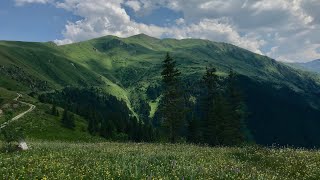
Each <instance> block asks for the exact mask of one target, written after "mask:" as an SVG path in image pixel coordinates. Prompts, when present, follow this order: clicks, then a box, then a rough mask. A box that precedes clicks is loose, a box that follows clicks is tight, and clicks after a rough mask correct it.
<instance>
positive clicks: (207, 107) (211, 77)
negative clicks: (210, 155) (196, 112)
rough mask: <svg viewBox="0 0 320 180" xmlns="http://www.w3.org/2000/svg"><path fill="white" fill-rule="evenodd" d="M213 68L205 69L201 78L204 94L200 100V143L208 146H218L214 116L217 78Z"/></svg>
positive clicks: (215, 118) (216, 120) (216, 124)
mask: <svg viewBox="0 0 320 180" xmlns="http://www.w3.org/2000/svg"><path fill="white" fill-rule="evenodd" d="M215 73H216V69H215V68H212V67H211V68H206V73H205V75H204V76H203V78H202V81H203V84H204V87H205V88H204V93H203V96H202V98H201V101H202V102H201V111H202V141H203V142H204V143H208V144H210V145H216V144H218V132H217V131H218V123H219V122H218V118H217V117H216V116H215V112H217V109H218V107H215V105H216V98H217V96H218V90H217V88H218V76H217V75H216V74H215Z"/></svg>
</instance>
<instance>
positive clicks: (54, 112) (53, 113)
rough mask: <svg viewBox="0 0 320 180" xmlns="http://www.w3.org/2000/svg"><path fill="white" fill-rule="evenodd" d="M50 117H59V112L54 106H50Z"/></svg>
mask: <svg viewBox="0 0 320 180" xmlns="http://www.w3.org/2000/svg"><path fill="white" fill-rule="evenodd" d="M51 115H53V116H59V111H58V110H57V106H56V105H55V104H53V105H52V108H51Z"/></svg>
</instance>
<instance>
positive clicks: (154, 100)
mask: <svg viewBox="0 0 320 180" xmlns="http://www.w3.org/2000/svg"><path fill="white" fill-rule="evenodd" d="M167 52H170V54H171V56H172V58H173V59H174V60H175V61H176V64H175V65H176V68H177V69H179V71H180V73H181V74H180V76H179V79H180V80H181V87H182V88H183V96H184V100H185V102H184V106H185V107H186V109H185V113H186V118H185V119H184V120H185V121H184V123H185V124H184V125H183V128H181V129H180V130H179V133H181V134H180V139H179V141H191V142H193V141H194V139H193V138H194V136H195V137H197V136H198V135H199V134H197V133H198V132H197V131H194V129H197V126H201V125H198V124H197V123H196V122H197V121H193V120H194V119H199V121H201V119H203V118H202V115H201V108H200V107H201V106H200V104H199V103H200V102H201V98H202V96H203V90H204V89H203V87H202V79H203V76H204V75H205V74H206V67H214V68H215V69H216V72H215V73H214V74H215V75H217V76H218V79H219V81H217V83H218V86H217V87H218V92H220V93H219V94H220V95H219V96H222V98H221V97H219V98H218V99H219V101H220V105H221V106H220V107H224V108H223V109H224V111H225V109H228V108H230V106H229V105H230V104H231V105H232V104H233V103H230V100H225V99H224V98H225V97H226V96H227V93H226V85H227V79H228V78H227V77H228V75H229V71H230V69H232V70H233V71H234V72H235V73H236V78H235V83H236V87H237V90H238V91H239V92H240V93H241V94H242V95H241V96H242V98H241V99H242V101H243V104H244V106H243V107H245V108H242V111H243V112H245V116H244V117H245V118H244V119H243V120H242V121H241V122H242V123H243V124H244V125H245V126H243V128H242V131H243V133H244V134H245V136H246V137H247V139H250V140H252V141H254V142H256V143H258V144H262V145H272V144H277V145H292V146H296V147H314V146H317V147H320V131H319V129H320V121H319V117H320V111H319V109H320V99H319V97H320V85H319V82H320V80H319V77H318V76H317V75H315V74H311V73H307V72H304V71H301V70H299V69H295V68H293V67H290V66H287V65H285V64H283V63H280V62H277V61H275V60H273V59H270V58H268V57H266V56H261V55H258V54H255V53H252V52H250V51H247V50H245V49H242V48H239V47H236V46H234V45H231V44H226V43H217V42H211V41H208V40H199V39H184V40H176V39H156V38H153V37H149V36H146V35H143V34H142V35H136V36H132V37H129V38H119V37H114V36H105V37H101V38H97V39H92V40H89V41H84V42H79V43H74V44H69V45H64V46H56V45H54V44H52V43H28V42H8V41H0V87H3V88H5V89H8V90H10V91H12V92H13V93H14V92H16V91H19V92H23V93H25V94H30V95H32V96H34V97H38V96H39V99H40V100H41V102H45V103H49V104H55V105H57V106H60V107H62V108H66V109H68V110H69V111H72V112H74V113H76V114H78V115H80V116H82V117H84V118H85V119H86V120H87V122H88V130H89V132H90V133H91V134H93V135H99V136H102V137H106V138H109V139H116V140H132V141H154V140H158V141H163V140H164V139H163V138H162V137H165V136H167V135H168V134H167V132H166V133H164V132H165V131H163V129H162V128H164V127H163V120H164V118H163V117H161V114H163V113H164V112H161V107H162V106H163V98H164V97H165V96H164V95H165V94H164V92H165V89H164V88H163V81H162V80H163V77H162V76H161V72H162V71H163V60H164V57H165V54H166V53H167ZM90 87H95V88H90ZM55 89H57V90H56V91H54V92H53V90H55ZM0 96H1V94H0ZM221 99H222V100H221ZM223 104H227V105H226V106H225V105H223ZM228 104H229V105H228ZM202 110H203V109H202ZM216 111H217V110H216ZM217 112H219V111H217ZM217 112H216V113H217ZM226 112H230V111H226ZM219 116H221V114H220V115H219ZM221 118H224V117H223V116H222V117H221ZM225 119H228V118H225ZM227 122H230V121H229V120H228V121H227ZM190 123H191V124H190ZM191 125H192V126H191ZM229 127H231V126H229ZM231 129H232V128H231ZM191 130H192V131H193V133H194V134H193V135H192V136H190V133H188V132H190V131H191ZM199 131H200V134H201V133H202V134H203V133H208V132H205V131H207V130H203V129H201V128H200V130H199ZM231 131H233V130H231ZM230 134H232V133H230ZM211 135H215V134H211ZM201 136H202V135H201ZM217 136H220V137H222V135H217ZM192 139H193V140H192ZM196 139H197V138H196ZM201 141H202V142H201V143H203V139H202V140H201ZM218 141H219V142H220V140H218ZM221 141H222V140H221ZM196 142H198V141H196ZM205 143H210V142H205ZM211 143H213V144H215V142H211ZM223 144H225V143H223Z"/></svg>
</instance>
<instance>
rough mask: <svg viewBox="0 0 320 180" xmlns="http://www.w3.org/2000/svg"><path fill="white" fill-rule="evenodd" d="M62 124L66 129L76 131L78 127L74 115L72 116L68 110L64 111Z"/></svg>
mask: <svg viewBox="0 0 320 180" xmlns="http://www.w3.org/2000/svg"><path fill="white" fill-rule="evenodd" d="M61 123H62V125H63V126H64V127H65V128H68V129H74V128H75V127H76V125H75V122H74V115H73V114H70V113H69V112H68V110H67V109H64V111H63V116H62V119H61Z"/></svg>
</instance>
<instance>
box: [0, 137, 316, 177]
mask: <svg viewBox="0 0 320 180" xmlns="http://www.w3.org/2000/svg"><path fill="white" fill-rule="evenodd" d="M28 143H29V146H30V148H31V149H30V150H29V151H25V152H15V153H11V154H10V153H9V154H8V153H3V152H1V153H0V159H1V161H0V179H254V180H257V179H288V180H293V179H299V180H303V179H319V178H320V152H318V151H307V150H293V149H289V148H284V149H268V148H260V147H243V148H223V147H217V148H210V147H198V146H193V145H183V144H181V145H171V144H144V143H140V144H135V143H109V142H104V143H95V144H94V143H65V142H45V141H34V142H28Z"/></svg>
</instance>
